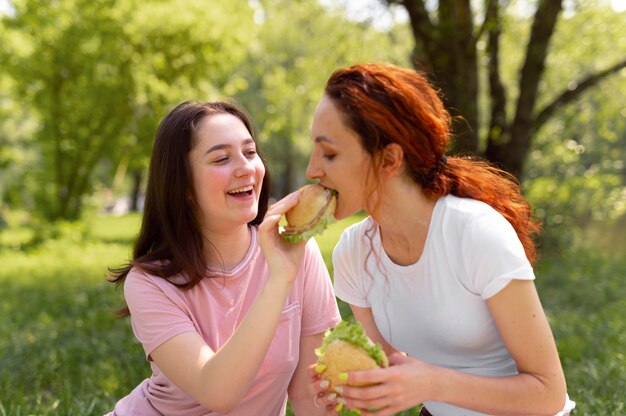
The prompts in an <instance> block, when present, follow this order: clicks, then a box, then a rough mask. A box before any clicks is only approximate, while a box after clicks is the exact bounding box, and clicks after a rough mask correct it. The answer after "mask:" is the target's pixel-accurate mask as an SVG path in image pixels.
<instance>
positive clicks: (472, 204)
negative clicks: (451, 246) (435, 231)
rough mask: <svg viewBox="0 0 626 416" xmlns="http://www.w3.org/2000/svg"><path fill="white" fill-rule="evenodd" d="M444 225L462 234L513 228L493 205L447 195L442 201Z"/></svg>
mask: <svg viewBox="0 0 626 416" xmlns="http://www.w3.org/2000/svg"><path fill="white" fill-rule="evenodd" d="M440 205H441V214H440V215H441V217H442V221H443V225H444V226H445V227H447V228H450V227H454V228H456V229H457V230H458V231H459V232H462V233H467V232H469V233H475V232H482V231H486V230H490V229H492V230H496V231H498V230H501V229H502V227H505V228H511V229H512V226H511V224H510V223H509V222H508V221H507V220H506V218H504V217H503V216H502V214H500V213H499V212H498V211H496V209H495V208H493V207H492V206H491V205H489V204H486V203H484V202H482V201H478V200H476V199H471V198H460V197H457V196H453V195H446V196H445V197H443V198H442V199H441V201H440Z"/></svg>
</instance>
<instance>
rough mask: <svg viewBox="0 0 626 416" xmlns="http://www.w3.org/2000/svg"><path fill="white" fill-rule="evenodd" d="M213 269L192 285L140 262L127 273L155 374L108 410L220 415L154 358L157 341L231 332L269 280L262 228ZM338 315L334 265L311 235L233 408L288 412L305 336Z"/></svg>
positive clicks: (218, 342) (220, 338)
mask: <svg viewBox="0 0 626 416" xmlns="http://www.w3.org/2000/svg"><path fill="white" fill-rule="evenodd" d="M213 272H215V274H219V275H220V277H217V278H206V279H203V280H202V281H201V282H200V283H199V284H197V285H196V286H194V287H193V288H192V289H190V290H182V289H179V288H178V287H176V286H174V285H173V284H171V283H169V282H167V281H166V280H165V279H162V278H159V277H155V276H150V275H147V274H145V273H143V272H141V271H139V270H136V269H133V270H131V272H130V273H129V274H128V276H127V278H126V281H125V283H124V296H125V298H126V303H127V304H128V308H129V309H130V312H131V324H132V328H133V331H134V333H135V336H136V337H137V339H138V340H139V341H140V342H141V344H142V345H143V348H144V350H145V353H146V356H147V357H148V360H149V361H150V365H151V367H152V376H151V377H150V378H148V379H146V380H144V381H143V382H142V383H141V384H140V385H139V386H137V388H135V389H134V390H133V391H132V392H131V393H130V394H129V395H128V396H126V397H125V398H123V399H122V400H120V401H119V402H118V403H117V404H116V406H115V410H114V412H113V413H110V415H116V416H126V415H133V416H144V415H145V416H153V415H167V416H178V415H180V416H183V415H184V416H205V415H211V416H213V415H218V413H216V412H213V411H211V410H209V409H207V408H206V407H204V406H202V405H200V404H199V403H197V402H196V401H195V400H193V399H192V398H191V397H189V396H188V395H187V394H185V393H184V392H183V391H182V390H180V389H179V388H178V387H177V386H176V385H174V384H173V383H172V382H171V381H170V380H169V379H168V378H167V377H166V376H165V375H164V374H163V373H162V372H161V370H160V369H159V367H158V366H157V365H156V364H155V363H154V362H153V361H152V360H151V359H150V353H151V352H152V351H154V350H155V349H156V348H157V347H158V346H159V345H161V344H162V343H163V342H165V341H167V340H168V339H170V338H172V337H174V336H176V335H179V334H181V333H184V332H189V331H195V332H198V333H199V334H200V335H201V336H202V337H203V338H204V340H205V341H206V343H207V344H208V345H209V346H210V347H211V348H212V349H213V351H217V350H218V349H219V348H220V347H221V346H222V345H223V344H224V343H225V342H226V341H227V340H228V339H229V337H230V336H231V335H232V333H233V331H234V330H235V328H236V327H237V325H238V324H239V323H240V322H241V321H242V320H243V318H244V317H245V316H246V313H247V312H248V310H249V308H250V306H251V305H252V303H253V302H254V300H255V298H256V297H257V295H258V293H259V292H260V290H261V289H262V288H263V286H264V285H265V282H266V281H267V279H268V268H267V263H266V261H265V258H264V256H263V254H262V253H261V250H260V248H259V246H258V243H257V232H256V228H252V242H251V244H250V249H249V250H248V253H247V254H246V257H245V258H244V260H243V261H242V262H241V264H239V265H237V266H236V267H235V268H233V269H232V270H230V271H227V272H225V273H224V272H221V271H218V270H213ZM222 276H223V277H222ZM340 319H341V318H340V315H339V311H338V309H337V304H336V301H335V296H334V293H333V289H332V285H331V281H330V276H329V274H328V270H327V269H326V266H325V264H324V261H323V259H322V255H321V253H320V250H319V247H318V246H317V243H316V242H315V240H314V239H311V240H309V242H308V243H307V246H306V254H305V258H304V264H303V267H302V269H301V270H300V272H299V273H298V276H297V277H296V281H295V282H294V285H293V288H292V290H291V293H290V294H289V296H288V299H287V301H286V302H285V305H284V307H283V311H282V315H281V318H280V322H279V324H278V327H277V329H276V333H275V336H274V339H273V341H272V344H271V345H270V348H269V350H268V352H267V354H266V356H265V359H264V360H263V363H262V365H261V368H260V369H259V372H258V374H257V375H256V377H255V379H254V381H253V382H252V385H251V387H250V390H249V391H248V392H247V393H246V395H245V397H244V398H243V400H242V401H241V403H240V404H239V406H237V408H236V409H235V410H233V411H232V412H230V413H228V415H240V416H249V415H264V416H265V415H267V416H274V415H276V416H280V415H284V414H285V406H286V402H287V387H288V386H289V382H290V380H291V377H292V375H293V373H294V370H295V368H296V365H297V364H298V357H299V346H300V337H303V336H308V335H314V334H319V333H322V332H324V331H325V330H326V329H328V328H330V327H332V326H334V325H336V324H337V323H338V322H339V321H340ZM250 341H251V342H254V340H250ZM233 371H236V369H233Z"/></svg>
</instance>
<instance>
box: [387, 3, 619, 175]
mask: <svg viewBox="0 0 626 416" xmlns="http://www.w3.org/2000/svg"><path fill="white" fill-rule="evenodd" d="M386 2H387V4H389V5H401V6H403V7H404V8H405V9H406V11H407V12H408V16H409V19H410V25H411V28H412V33H413V37H414V39H415V54H414V57H415V66H416V68H417V69H421V70H424V71H426V72H428V73H429V74H431V76H433V77H434V82H435V84H437V85H438V86H439V87H440V88H441V90H442V92H443V95H444V98H445V101H446V104H447V106H448V108H449V109H450V110H451V113H452V114H453V115H454V116H456V118H455V122H454V132H455V135H456V143H455V149H454V150H455V151H456V152H469V153H480V152H481V143H484V145H483V146H482V155H484V156H485V157H486V158H487V159H489V160H491V161H492V162H494V163H496V164H498V165H500V166H501V167H503V168H504V169H506V170H508V171H509V172H511V173H513V174H514V175H516V176H517V177H521V175H522V173H523V169H524V161H525V159H526V157H527V155H528V151H529V149H530V147H531V144H532V139H533V136H534V134H535V133H536V132H537V130H538V129H539V128H541V126H543V125H544V124H545V123H546V121H547V120H549V119H550V118H551V117H552V116H553V115H554V114H555V112H556V111H557V110H558V109H560V108H561V107H562V106H564V105H566V104H568V103H570V102H572V101H574V100H575V99H577V98H578V97H580V95H581V94H582V93H583V92H585V91H587V90H589V89H590V88H592V87H594V86H596V85H597V84H598V83H599V82H600V81H602V80H603V79H605V78H606V77H607V76H609V75H611V74H614V73H616V72H617V71H619V70H620V69H622V68H625V67H626V58H625V56H626V51H623V50H622V52H621V53H616V58H615V59H614V61H613V62H612V63H610V64H607V66H606V67H604V68H602V69H599V70H595V71H589V72H587V73H586V74H584V75H582V76H580V77H579V78H577V79H570V80H567V81H566V82H564V83H563V85H561V87H560V92H557V93H556V94H554V95H553V96H552V99H551V100H550V101H549V102H547V103H544V104H543V106H542V107H538V106H537V104H538V97H539V96H538V94H539V90H540V87H541V81H542V79H543V76H544V74H545V71H546V59H547V57H548V53H549V50H550V44H551V40H552V38H553V35H554V33H555V30H556V26H557V23H558V22H559V18H560V16H561V14H562V11H563V4H564V2H563V1H562V0H538V1H537V3H536V4H534V3H530V2H528V3H523V4H522V6H525V7H527V8H528V7H531V6H533V5H534V8H535V9H534V13H533V14H532V19H531V20H532V22H531V24H530V32H529V35H528V41H527V43H526V47H525V49H524V57H523V62H522V65H521V68H520V70H519V76H518V77H517V80H516V82H515V84H516V85H515V87H516V88H515V91H517V97H516V98H515V101H514V103H511V101H512V100H513V99H514V97H511V95H510V94H509V93H508V91H509V90H510V89H511V88H510V86H509V87H507V85H506V83H505V80H504V78H503V76H502V74H501V61H500V58H501V37H502V33H503V30H505V29H506V27H505V25H504V20H505V17H506V14H507V13H512V12H510V11H509V12H507V8H509V9H511V8H512V7H513V6H515V5H516V4H517V3H515V2H513V1H511V2H509V1H499V0H484V2H481V3H480V4H479V5H476V6H477V7H476V8H473V7H472V4H471V2H470V1H469V0H463V1H458V0H439V2H438V7H437V8H436V9H432V10H431V9H429V7H430V3H427V2H426V1H425V0H387V1H386ZM574 12H575V11H574ZM476 22H479V24H476ZM622 27H624V24H622ZM483 45H484V46H483ZM518 47H519V46H518ZM619 54H621V56H622V57H621V59H620V58H618V55H619ZM483 58H484V59H485V60H486V68H487V85H488V95H489V99H488V102H489V103H488V106H489V110H488V111H489V115H488V117H486V118H483V117H481V115H480V112H479V108H480V107H479V99H480V93H481V62H482V59H483ZM481 135H482V137H481Z"/></svg>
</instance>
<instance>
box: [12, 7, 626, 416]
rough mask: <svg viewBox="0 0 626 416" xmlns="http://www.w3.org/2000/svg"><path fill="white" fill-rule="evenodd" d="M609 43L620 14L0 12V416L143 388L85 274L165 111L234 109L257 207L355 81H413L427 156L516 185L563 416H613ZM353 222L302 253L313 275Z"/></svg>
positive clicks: (618, 143) (624, 350)
mask: <svg viewBox="0 0 626 416" xmlns="http://www.w3.org/2000/svg"><path fill="white" fill-rule="evenodd" d="M625 28H626V2H624V1H623V0H621V1H620V0H615V1H613V2H611V1H609V0H474V1H469V0H468V1H451V0H440V1H424V0H403V1H402V0H395V1H392V0H388V1H385V0H352V1H347V0H335V1H333V0H319V1H317V0H298V1H293V0H248V1H244V0H212V1H201V0H0V196H1V199H0V416H5V415H100V414H102V413H104V412H105V411H106V410H109V409H111V407H112V406H113V404H114V403H115V401H116V400H117V399H119V398H120V397H122V396H124V395H126V394H127V393H128V392H129V391H130V390H131V389H132V388H133V387H134V386H135V385H136V384H138V383H139V382H140V381H141V380H142V379H143V378H145V377H147V376H149V374H150V372H149V366H148V365H147V363H146V362H145V359H144V356H143V353H142V350H141V347H140V346H139V344H137V342H136V341H135V339H134V337H133V335H132V332H131V330H130V325H129V322H128V320H127V319H126V320H120V319H117V318H115V316H114V314H113V312H112V311H113V310H114V309H115V308H117V307H119V306H121V304H122V302H123V299H122V295H121V291H120V290H115V287H114V286H113V285H112V284H110V283H107V282H106V277H105V273H106V268H107V267H108V266H118V265H120V264H122V263H124V262H125V261H126V260H127V259H128V256H129V254H130V248H131V246H132V242H133V238H134V236H135V234H136V232H137V230H138V226H139V221H140V210H141V204H142V191H143V189H144V186H145V178H146V170H147V166H148V162H149V155H150V149H151V144H152V139H153V136H154V133H155V131H156V127H157V125H158V122H159V121H160V119H161V118H162V117H163V116H164V115H165V114H166V113H167V112H168V111H169V110H170V109H171V108H173V106H174V105H176V104H177V103H179V102H181V101H184V100H187V99H200V100H215V99H221V98H226V97H229V98H234V99H236V100H238V101H239V102H241V103H242V104H243V106H244V107H245V108H246V109H247V110H248V112H249V113H250V114H251V115H252V118H253V119H254V121H255V124H256V127H257V130H258V132H259V135H260V138H261V142H262V148H263V150H264V152H265V155H266V158H267V159H268V161H269V165H270V172H271V174H272V177H273V185H272V190H271V193H272V195H273V196H274V197H276V198H279V197H281V196H283V195H285V194H286V193H288V192H289V191H291V190H293V189H295V188H296V187H298V186H300V185H302V184H304V183H305V181H306V178H305V177H304V171H305V166H306V162H307V158H308V154H309V151H310V147H311V144H310V140H309V138H308V137H309V127H310V123H311V118H312V114H313V111H314V108H315V105H316V103H317V101H318V100H319V98H320V97H321V94H322V89H323V86H324V82H325V80H326V79H327V78H328V76H329V75H330V73H331V72H332V71H333V70H334V69H336V68H338V67H341V66H345V65H348V64H352V63H357V62H364V61H386V62H391V63H395V64H398V65H402V66H406V67H415V68H417V69H420V70H423V71H425V72H426V73H428V75H429V76H430V77H431V79H432V81H433V83H434V84H436V85H437V86H438V88H440V90H441V92H442V95H443V96H444V98H445V100H446V104H447V105H448V107H449V108H450V111H451V112H452V113H453V114H454V115H455V116H460V117H457V118H456V119H455V120H456V121H455V124H454V128H455V135H456V138H457V139H456V142H455V144H454V146H453V147H452V148H451V149H450V151H449V153H450V154H455V153H472V154H475V155H477V156H478V157H483V158H486V159H489V160H491V161H492V162H494V163H497V164H499V165H500V166H502V167H504V168H505V169H507V170H509V171H510V172H512V173H513V174H515V175H516V176H517V177H518V178H519V180H520V182H521V184H522V188H523V192H524V194H525V195H526V196H527V198H528V199H529V200H530V201H531V203H532V205H533V207H534V214H535V216H536V217H537V218H539V219H540V220H541V221H542V222H543V227H544V232H543V236H542V238H541V241H539V243H540V246H539V248H540V252H541V262H540V264H539V265H538V268H537V285H538V288H539V291H540V296H541V298H542V301H543V304H544V307H545V309H546V311H547V314H548V316H549V319H550V322H551V325H552V328H553V331H554V333H555V336H556V339H557V345H558V347H559V351H560V354H561V359H562V362H563V366H564V369H565V373H566V377H567V379H568V385H569V393H570V396H572V398H573V399H574V400H576V401H577V402H578V407H577V411H576V412H575V414H576V415H625V414H626V398H625V394H624V392H626V358H625V354H626V289H625V288H624V286H625V285H624V279H626V165H625V163H626V98H625V97H626V69H625V68H626V32H625ZM461 117H462V118H461ZM358 218H359V217H358V216H355V217H354V218H350V219H348V220H345V221H342V222H340V223H337V224H335V225H334V226H333V228H332V229H331V230H330V231H328V232H327V233H325V234H324V235H323V236H322V237H321V238H320V239H319V242H320V246H321V247H322V250H323V252H324V256H325V260H326V262H327V265H328V266H329V268H330V269H331V271H332V264H331V263H330V253H331V252H332V248H333V245H334V244H335V242H336V240H337V238H338V236H339V234H340V232H341V230H342V229H343V228H344V227H345V226H346V225H347V224H349V223H350V222H353V221H356V220H357V219H358ZM341 306H342V312H343V314H344V317H345V318H346V319H349V318H350V314H349V311H348V310H347V309H346V308H345V307H344V305H341ZM406 414H416V413H415V412H406Z"/></svg>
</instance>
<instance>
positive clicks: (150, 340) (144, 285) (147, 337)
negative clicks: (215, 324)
mask: <svg viewBox="0 0 626 416" xmlns="http://www.w3.org/2000/svg"><path fill="white" fill-rule="evenodd" d="M154 279H157V278H152V277H150V276H147V275H146V274H144V273H142V272H139V271H136V270H132V271H131V272H130V273H129V274H128V276H127V277H126V280H125V282H124V298H125V299H126V304H127V305H128V309H129V310H130V322H131V325H132V328H133V332H134V333H135V337H137V339H138V340H139V342H140V343H141V345H142V346H143V349H144V351H145V353H146V357H147V358H148V359H150V353H152V351H154V350H155V349H156V348H157V347H158V346H159V345H161V344H162V343H164V342H165V341H167V340H169V339H170V338H172V337H174V336H176V335H179V334H182V333H183V332H192V331H196V328H195V326H194V324H193V322H192V321H191V318H190V316H189V314H188V313H187V312H186V311H185V308H184V306H183V305H181V304H180V302H177V301H176V298H175V296H173V294H172V293H166V290H165V289H164V288H163V287H162V286H161V285H160V284H157V283H156V282H155V281H154ZM162 283H163V284H164V285H169V283H167V282H166V281H165V280H164V281H163V282H162Z"/></svg>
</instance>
